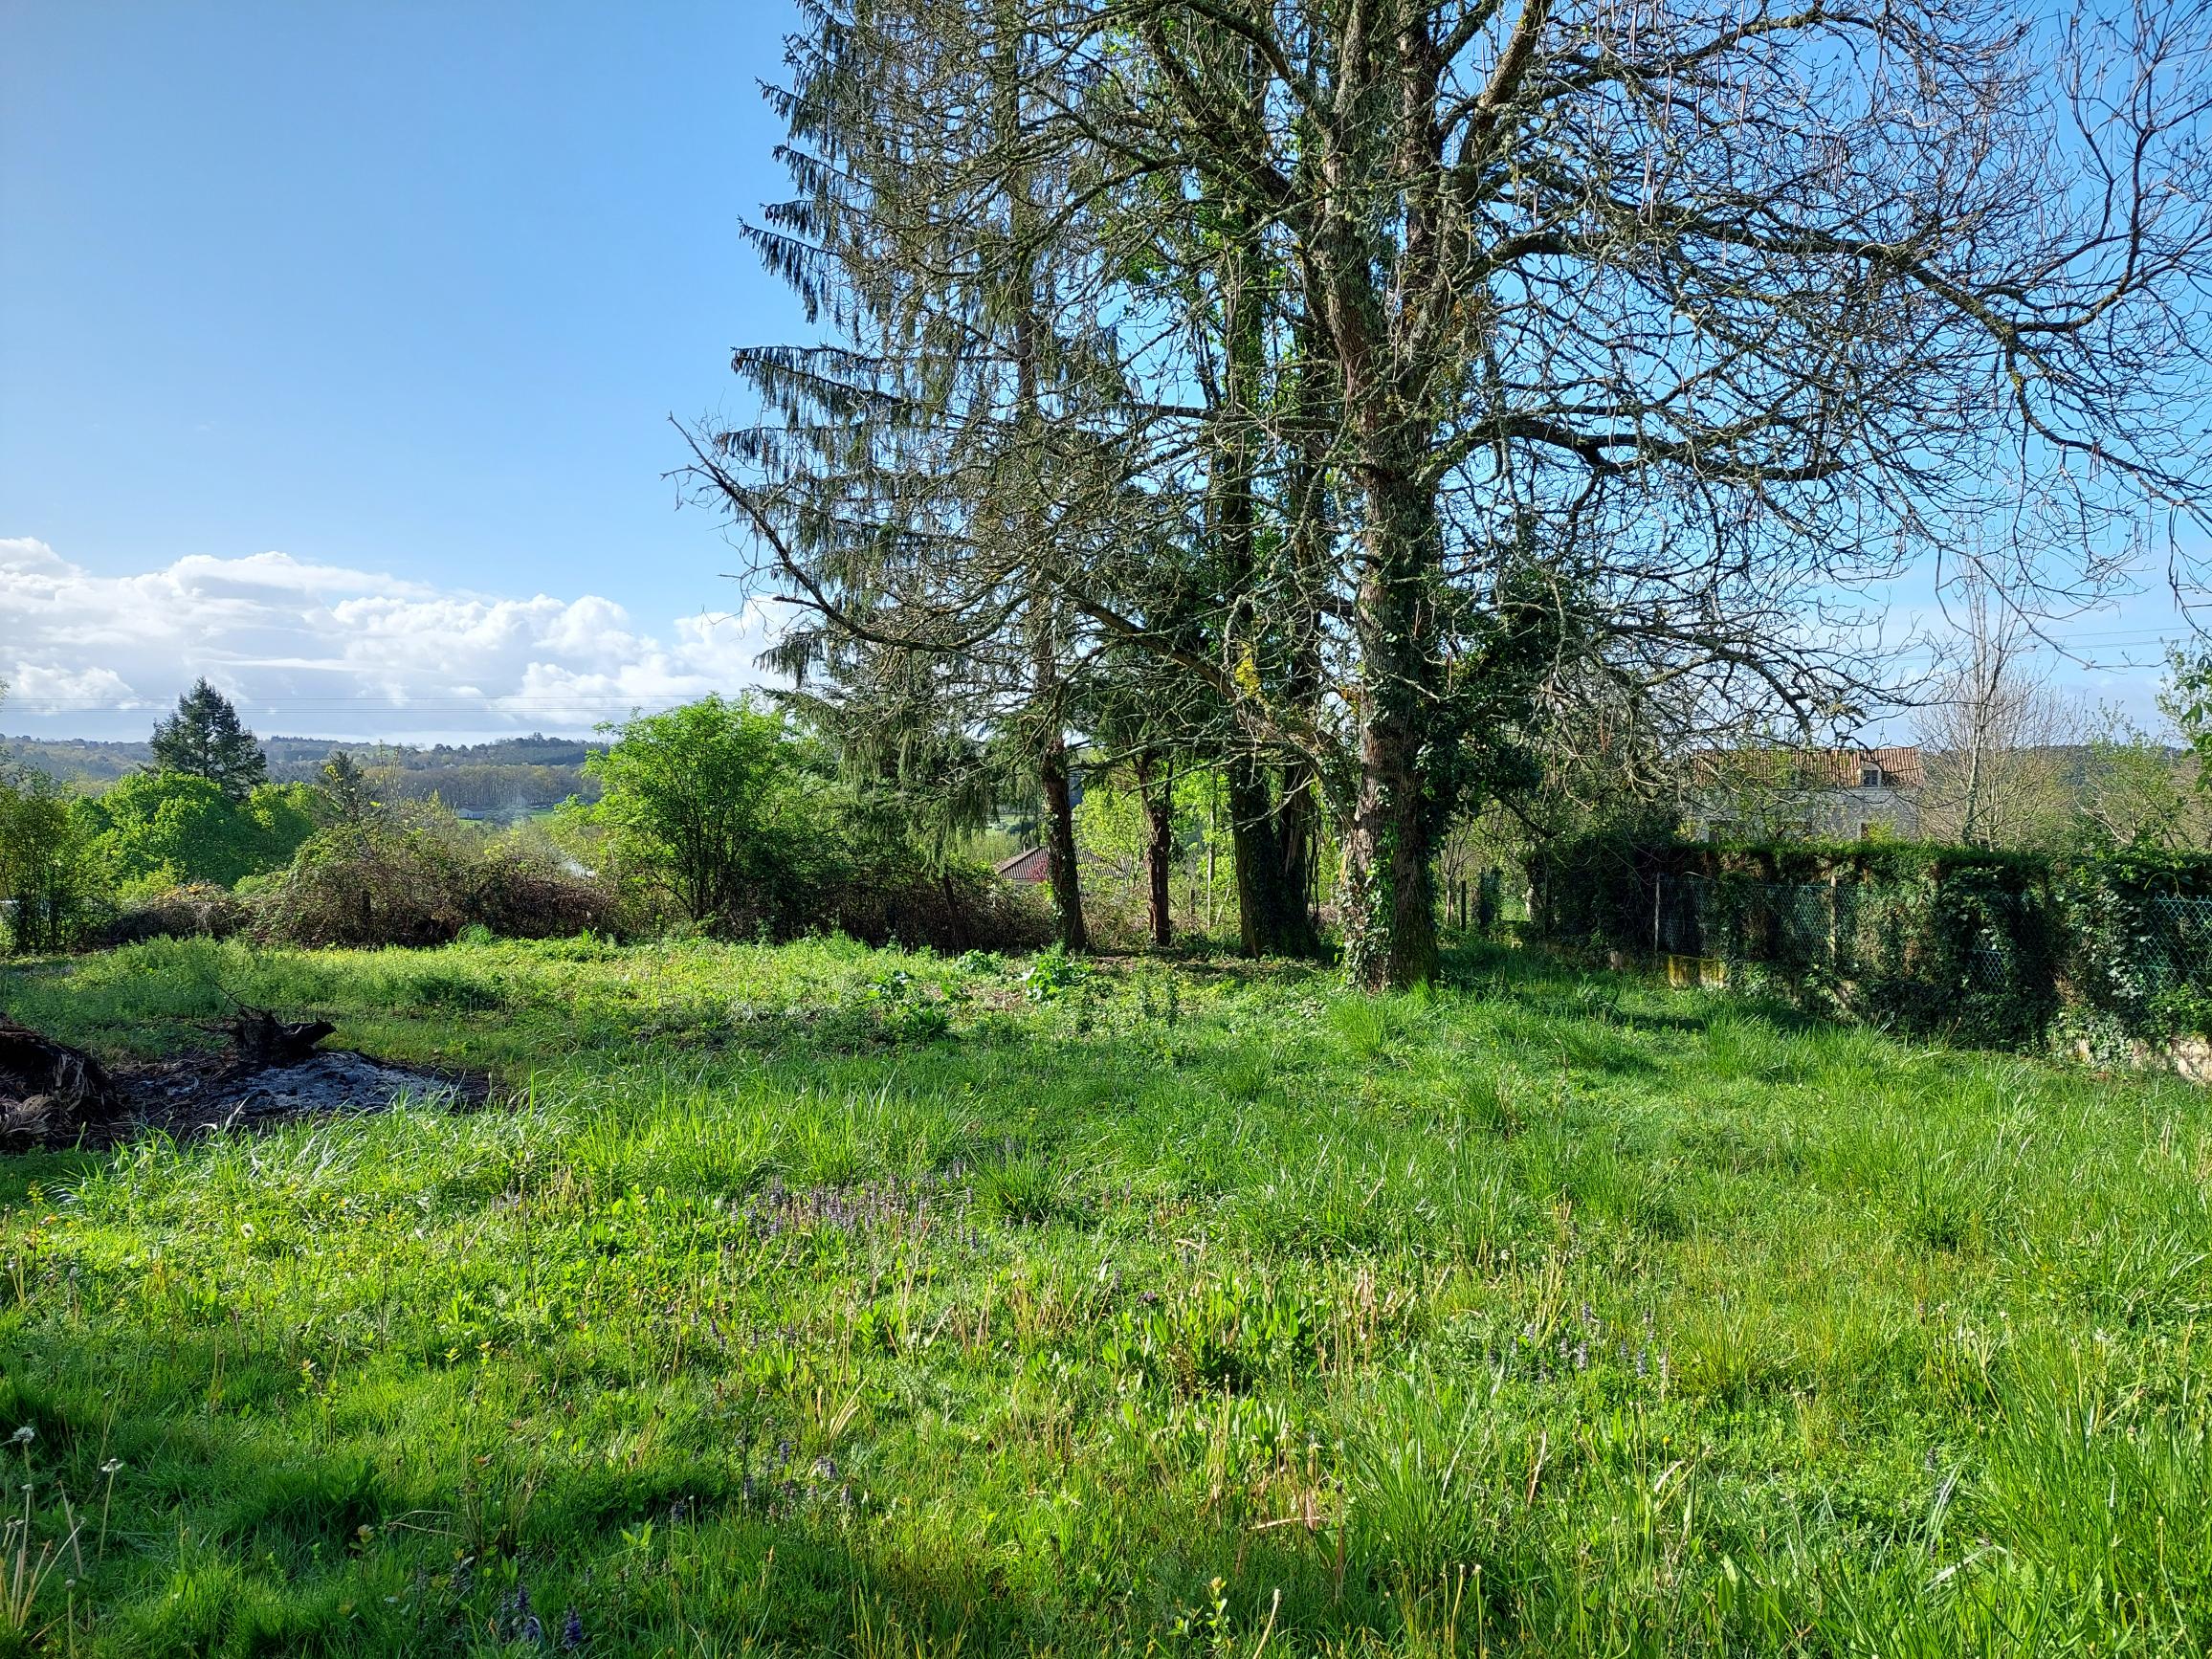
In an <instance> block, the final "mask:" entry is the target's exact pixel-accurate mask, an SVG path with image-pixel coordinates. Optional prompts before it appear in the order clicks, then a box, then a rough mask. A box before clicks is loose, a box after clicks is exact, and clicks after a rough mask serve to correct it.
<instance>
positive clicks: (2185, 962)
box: [2133, 894, 2212, 995]
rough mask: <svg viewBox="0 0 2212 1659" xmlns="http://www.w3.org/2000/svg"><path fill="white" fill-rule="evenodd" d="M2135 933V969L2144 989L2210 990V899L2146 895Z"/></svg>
mask: <svg viewBox="0 0 2212 1659" xmlns="http://www.w3.org/2000/svg"><path fill="white" fill-rule="evenodd" d="M2140 916H2141V926H2140V928H2139V930H2138V932H2137V934H2136V937H2135V946H2136V949H2135V952H2134V953H2133V954H2134V955H2135V963H2136V971H2137V973H2138V975H2139V976H2140V981H2141V984H2142V985H2143V988H2144V989H2145V990H2146V991H2148V992H2150V993H2152V994H2154V995H2156V994H2157V993H2160V992H2166V991H2183V990H2188V991H2200V992H2201V991H2205V990H2207V989H2212V898H2177V897H2173V896H2167V895H2164V894H2154V895H2151V896H2147V897H2145V898H2144V899H2143V900H2142V901H2141V906H2140Z"/></svg>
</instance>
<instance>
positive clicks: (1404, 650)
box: [1343, 467, 1441, 990]
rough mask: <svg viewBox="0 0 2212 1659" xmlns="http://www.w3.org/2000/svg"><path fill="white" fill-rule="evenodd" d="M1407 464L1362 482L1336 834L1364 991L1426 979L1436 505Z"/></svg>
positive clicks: (1352, 964)
mask: <svg viewBox="0 0 2212 1659" xmlns="http://www.w3.org/2000/svg"><path fill="white" fill-rule="evenodd" d="M1410 472H1411V469H1400V468H1395V467H1389V468H1378V469H1373V470H1371V471H1370V472H1369V475H1368V477H1367V479H1366V492H1367V498H1368V531H1367V573H1366V575H1365V577H1364V578H1363V579H1362V580H1361V582H1360V597H1359V615H1358V630H1359V635H1360V677H1361V685H1360V786H1359V794H1358V797H1357V799H1356V800H1355V802H1354V805H1353V811H1352V821H1351V823H1350V824H1349V825H1348V826H1347V827H1346V830H1345V835H1344V887H1343V908H1344V970H1345V974H1346V977H1347V978H1348V979H1349V980H1350V981H1351V983H1352V984H1355V985H1359V986H1360V987H1362V988H1364V989H1367V990H1403V989H1405V988H1407V987H1408V986H1412V985H1417V984H1429V983H1431V982H1432V981H1434V980H1435V978H1436V973H1437V966H1438V953H1437V939H1436V888H1435V875H1434V869H1433V865H1434V858H1433V853H1434V848H1433V845H1432V842H1433V830H1432V826H1431V824H1430V816H1431V815H1430V812H1429V810H1428V804H1427V799H1426V789H1425V783H1426V779H1425V777H1424V768H1423V750H1424V748H1425V747H1426V744H1427V726H1428V723H1429V721H1428V719H1427V714H1428V705H1429V701H1430V699H1431V697H1433V696H1434V695H1435V694H1436V692H1437V691H1438V690H1439V689H1441V688H1439V687H1438V686H1437V684H1436V676H1437V664H1436V663H1435V661H1434V658H1433V653H1432V650H1431V640H1430V635H1431V632H1432V618H1431V617H1430V615H1429V606H1428V601H1427V591H1426V589H1427V576H1428V574H1429V572H1430V570H1431V569H1432V568H1433V564H1434V560H1433V549H1434V546H1435V542H1436V507H1435V501H1434V498H1433V497H1431V496H1429V495H1427V493H1426V492H1424V491H1423V490H1422V489H1421V488H1420V486H1419V485H1418V484H1417V483H1415V482H1414V481H1413V480H1412V478H1411V477H1410V476H1409V475H1410Z"/></svg>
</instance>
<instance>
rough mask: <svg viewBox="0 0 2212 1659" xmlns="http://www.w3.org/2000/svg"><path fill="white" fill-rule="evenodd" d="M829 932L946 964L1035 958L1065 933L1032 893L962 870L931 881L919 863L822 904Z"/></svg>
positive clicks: (874, 874) (844, 889) (844, 887)
mask: <svg viewBox="0 0 2212 1659" xmlns="http://www.w3.org/2000/svg"><path fill="white" fill-rule="evenodd" d="M822 902H823V914H822V925H823V926H824V927H825V928H831V929H834V930H836V931H837V932H839V933H843V934H847V935H849V936H851V937H852V938H853V939H856V940H862V941H864V942H866V943H868V944H878V945H880V944H902V945H905V946H906V947H907V948H908V949H910V950H918V949H920V948H922V947H923V946H927V947H928V948H929V949H931V950H935V951H941V952H943V953H944V954H945V955H947V956H958V955H959V954H960V953H961V952H962V951H971V950H1034V949H1036V948H1038V947H1039V946H1041V945H1043V944H1045V943H1046V942H1047V941H1048V940H1051V939H1052V938H1053V937H1054V936H1055V935H1056V934H1057V933H1058V929H1057V927H1056V926H1055V925H1054V923H1053V919H1052V914H1051V908H1050V907H1049V906H1048V905H1047V904H1046V903H1045V902H1044V900H1043V899H1042V897H1041V896H1040V891H1039V890H1038V889H1036V888H1032V887H1017V886H1014V885H1012V884H1010V883H1007V882H1004V881H1001V880H1000V879H999V878H998V877H997V876H995V875H993V874H991V873H990V872H989V871H987V870H981V869H977V868H975V867H973V866H967V865H958V866H953V867H950V868H947V869H944V870H940V871H938V872H936V873H934V874H933V873H931V872H930V871H928V870H927V869H925V868H923V867H922V866H921V864H920V862H919V861H918V860H916V861H914V862H912V863H911V864H893V865H890V866H888V867H883V866H879V867H877V868H875V869H874V870H871V871H869V872H867V873H866V874H865V875H864V876H863V877H856V878H854V879H852V880H850V881H847V882H844V883H842V884H840V885H839V886H837V887H835V888H833V889H831V890H830V891H829V893H828V894H826V895H825V896H824V897H823V901H822Z"/></svg>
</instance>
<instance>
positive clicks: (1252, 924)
mask: <svg viewBox="0 0 2212 1659" xmlns="http://www.w3.org/2000/svg"><path fill="white" fill-rule="evenodd" d="M1222 769H1223V771H1224V773H1225V774H1226V776H1227V779H1228V835H1229V851H1230V852H1231V854H1232V859H1233V863H1234V865H1235V870H1236V920H1237V944H1238V948H1239V949H1241V950H1242V951H1243V952H1244V954H1245V955H1247V956H1275V955H1278V954H1280V953H1281V951H1282V904H1281V895H1280V893H1279V892H1278V891H1277V888H1278V884H1279V882H1280V880H1281V877H1282V870H1281V851H1280V848H1279V847H1278V845H1277V843H1276V840H1275V821H1274V816H1273V812H1274V803H1273V802H1272V800H1270V799H1269V796H1268V781H1267V776H1266V774H1265V773H1263V772H1262V771H1261V770H1260V766H1259V763H1258V762H1257V761H1254V760H1253V759H1252V758H1251V757H1250V756H1249V755H1231V756H1230V757H1229V758H1228V762H1227V763H1225V765H1224V766H1223V768H1222Z"/></svg>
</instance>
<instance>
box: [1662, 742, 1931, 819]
mask: <svg viewBox="0 0 2212 1659" xmlns="http://www.w3.org/2000/svg"><path fill="white" fill-rule="evenodd" d="M1691 778H1692V785H1691V788H1690V790H1689V792H1688V799H1687V802H1686V807H1685V811H1684V814H1683V816H1684V820H1685V823H1684V828H1685V830H1686V831H1687V833H1689V834H1690V835H1692V837H1694V838H1696V839H1698V840H1703V841H1720V840H1747V841H1766V840H1782V841H1863V840H1869V839H1871V838H1873V837H1875V836H1879V835H1893V836H1897V837H1899V838H1900V839H1906V840H1910V839H1911V838H1913V836H1916V835H1917V834H1919V832H1920V793H1921V791H1922V790H1923V789H1924V788H1926V787H1927V784H1928V770H1927V767H1926V765H1925V764H1924V763H1923V762H1922V760H1921V756H1920V751H1919V750H1918V749H1917V748H1911V747H1904V748H1896V747H1885V748H1844V749H1785V748H1742V749H1716V750H1710V751H1708V752H1706V753H1705V754H1701V755H1697V756H1694V757H1692V762H1691Z"/></svg>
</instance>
